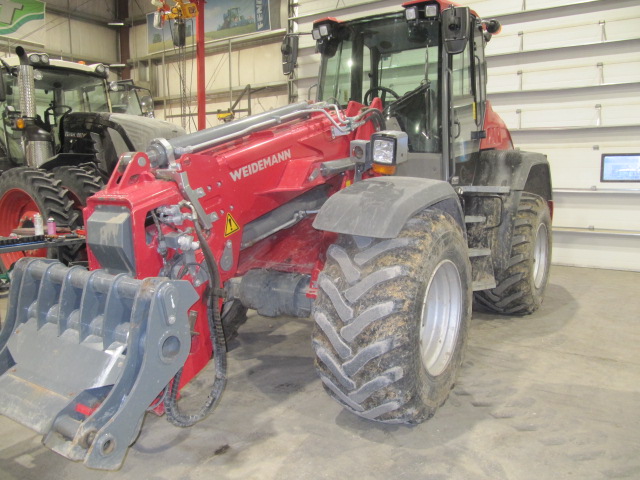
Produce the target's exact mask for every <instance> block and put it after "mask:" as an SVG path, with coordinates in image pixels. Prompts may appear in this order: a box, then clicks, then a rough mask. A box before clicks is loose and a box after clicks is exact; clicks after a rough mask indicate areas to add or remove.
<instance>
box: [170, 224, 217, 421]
mask: <svg viewBox="0 0 640 480" xmlns="http://www.w3.org/2000/svg"><path fill="white" fill-rule="evenodd" d="M193 224H194V226H195V231H196V235H197V236H198V241H199V242H200V247H201V248H202V252H203V254H204V259H205V265H206V266H207V270H208V271H209V279H210V280H209V282H210V283H209V292H208V295H207V297H208V301H207V319H208V322H209V332H210V335H211V343H212V345H213V359H214V361H215V363H216V377H215V379H214V381H213V387H212V388H211V392H210V393H209V396H208V397H207V399H206V400H205V402H204V405H202V407H200V409H199V410H198V411H197V412H196V413H193V414H187V413H183V412H181V411H180V408H179V407H178V401H177V396H178V386H179V385H180V378H181V377H182V368H181V369H180V371H178V373H177V374H176V376H175V377H174V378H173V383H172V384H171V387H170V389H169V393H168V395H167V398H166V399H165V401H164V408H165V412H166V414H167V420H168V421H169V422H171V423H172V424H173V425H176V426H177V427H190V426H192V425H194V424H196V423H198V422H199V421H200V420H202V419H204V418H205V417H206V416H207V415H208V414H209V413H210V412H211V410H213V409H214V408H215V406H216V405H217V404H218V402H219V401H220V398H221V397H222V392H223V391H224V387H225V385H226V384H227V348H226V341H225V338H224V331H223V330H222V317H221V316H220V308H219V305H218V303H219V300H220V276H219V271H218V264H217V263H216V260H215V257H214V256H213V252H212V251H211V248H210V247H209V244H208V243H207V241H206V238H205V236H204V234H203V233H202V229H201V227H200V225H199V223H198V221H197V220H196V221H194V222H193Z"/></svg>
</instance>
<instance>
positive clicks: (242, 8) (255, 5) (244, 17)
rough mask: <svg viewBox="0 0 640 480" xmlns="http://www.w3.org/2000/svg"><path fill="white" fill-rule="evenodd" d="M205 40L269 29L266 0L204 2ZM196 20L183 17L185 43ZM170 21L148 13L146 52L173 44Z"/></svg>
mask: <svg viewBox="0 0 640 480" xmlns="http://www.w3.org/2000/svg"><path fill="white" fill-rule="evenodd" d="M0 1H1V0H0ZM202 14H204V40H205V42H206V41H208V40H219V39H222V38H229V37H235V36H238V35H246V34H249V33H256V32H261V31H266V30H270V28H271V22H270V18H269V0H216V1H209V2H207V3H206V4H205V6H204V12H199V15H202ZM196 21H197V20H195V19H194V20H186V26H185V27H186V32H187V45H194V44H195V30H196V25H195V24H196ZM170 23H173V21H171V22H166V23H165V25H164V28H163V29H162V30H160V29H157V28H154V26H153V13H150V14H148V15H147V46H148V51H149V53H156V52H161V51H162V50H170V49H172V48H173V43H172V41H171V27H170Z"/></svg>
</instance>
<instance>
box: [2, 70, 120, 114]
mask: <svg viewBox="0 0 640 480" xmlns="http://www.w3.org/2000/svg"><path fill="white" fill-rule="evenodd" d="M34 77H35V81H34V84H35V90H36V91H35V94H36V112H37V114H38V115H39V116H40V118H42V119H43V120H44V119H48V120H49V121H50V123H51V124H57V122H58V119H59V118H60V117H61V116H62V115H63V114H64V113H67V112H68V111H72V112H108V111H109V103H108V101H107V91H106V82H105V81H104V80H103V79H101V78H99V77H94V76H93V75H87V74H83V73H78V72H74V71H72V70H65V69H56V70H54V69H47V68H39V69H36V71H35V72H34ZM5 84H6V85H7V104H8V105H14V106H15V107H16V108H19V105H20V92H19V88H18V84H17V79H16V78H15V77H13V76H8V75H6V76H5ZM47 110H48V111H47Z"/></svg>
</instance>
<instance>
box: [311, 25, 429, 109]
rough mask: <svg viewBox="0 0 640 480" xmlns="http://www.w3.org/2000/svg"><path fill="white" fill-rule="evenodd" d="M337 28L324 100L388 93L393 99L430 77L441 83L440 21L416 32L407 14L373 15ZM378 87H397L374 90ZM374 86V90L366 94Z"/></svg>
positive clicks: (321, 89)
mask: <svg viewBox="0 0 640 480" xmlns="http://www.w3.org/2000/svg"><path fill="white" fill-rule="evenodd" d="M337 28H338V29H339V31H338V33H337V34H336V35H335V37H336V39H335V40H331V41H333V42H336V43H337V45H335V46H334V48H332V49H330V50H331V51H333V50H334V49H335V54H334V55H332V56H331V55H330V54H325V55H324V58H323V62H322V67H321V73H320V83H319V85H318V100H326V101H336V102H337V103H339V104H340V105H346V103H348V101H349V100H355V101H358V102H365V101H366V102H370V101H371V99H372V98H373V97H380V98H383V94H385V95H384V96H385V97H386V101H387V103H388V102H390V101H393V100H394V99H395V98H396V97H402V96H403V95H405V94H407V93H408V92H411V91H413V90H415V89H416V88H418V87H420V86H421V85H424V84H426V83H430V84H431V87H432V88H436V85H437V76H438V61H439V51H438V44H439V27H438V24H437V22H433V23H432V24H430V25H428V26H427V28H426V29H425V30H424V31H422V32H421V33H420V34H418V35H415V34H413V35H410V32H409V27H408V25H407V22H406V20H405V19H404V16H403V15H402V14H394V15H388V16H384V17H377V18H376V17H370V18H367V19H362V20H359V21H356V22H352V23H349V24H346V25H340V26H338V27H337ZM377 87H384V88H385V89H389V90H391V91H392V92H389V91H388V90H387V91H386V92H385V91H384V90H380V89H377V90H373V89H376V88H377ZM369 90H373V91H372V92H371V93H369V95H366V94H367V92H368V91H369ZM394 94H395V95H394ZM365 95H366V98H365Z"/></svg>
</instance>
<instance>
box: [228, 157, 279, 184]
mask: <svg viewBox="0 0 640 480" xmlns="http://www.w3.org/2000/svg"><path fill="white" fill-rule="evenodd" d="M290 158H291V150H290V149H286V150H283V151H282V152H280V153H275V154H273V155H271V156H270V157H265V158H261V159H260V160H258V161H256V162H253V163H250V164H248V165H245V166H244V167H241V168H238V169H237V170H234V171H233V172H229V175H231V178H232V179H233V181H234V182H237V181H238V180H240V179H241V178H247V177H248V176H249V175H253V174H254V173H257V172H259V171H260V170H264V169H265V168H268V167H271V166H273V165H276V164H278V163H280V162H284V161H285V160H289V159H290Z"/></svg>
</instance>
